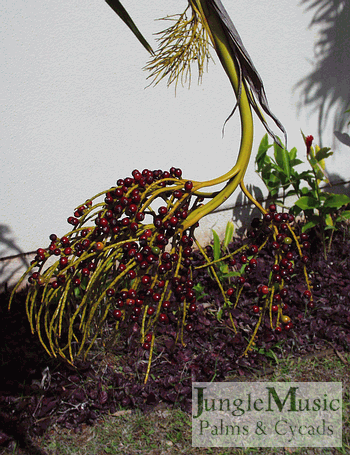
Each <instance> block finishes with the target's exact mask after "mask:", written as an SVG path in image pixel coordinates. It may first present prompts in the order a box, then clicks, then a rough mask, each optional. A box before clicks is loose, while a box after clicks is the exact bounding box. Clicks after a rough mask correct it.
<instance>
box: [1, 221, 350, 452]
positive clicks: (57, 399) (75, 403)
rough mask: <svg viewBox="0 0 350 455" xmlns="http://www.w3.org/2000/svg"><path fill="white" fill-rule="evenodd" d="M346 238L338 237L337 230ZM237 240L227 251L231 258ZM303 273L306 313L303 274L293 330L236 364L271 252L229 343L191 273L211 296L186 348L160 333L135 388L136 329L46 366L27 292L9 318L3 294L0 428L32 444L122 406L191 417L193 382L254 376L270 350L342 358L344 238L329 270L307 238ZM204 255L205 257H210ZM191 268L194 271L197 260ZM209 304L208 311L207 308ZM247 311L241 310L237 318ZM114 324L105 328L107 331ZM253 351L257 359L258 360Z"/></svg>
mask: <svg viewBox="0 0 350 455" xmlns="http://www.w3.org/2000/svg"><path fill="white" fill-rule="evenodd" d="M344 229H346V228H344ZM240 244H241V241H240V240H237V241H235V242H234V243H233V244H231V245H230V248H231V249H232V251H233V249H235V248H237V246H239V245H240ZM311 244H312V248H311V253H310V257H311V260H310V263H309V264H308V270H309V271H310V279H311V282H312V285H313V294H314V301H315V308H314V309H312V310H307V311H305V308H306V302H305V300H303V297H302V294H303V291H304V290H305V281H304V277H303V272H302V268H301V267H300V268H299V269H298V268H297V267H296V269H295V272H296V277H294V278H293V281H292V283H290V284H289V285H288V291H289V302H288V306H289V310H288V315H289V316H290V317H291V320H292V321H293V324H294V327H293V329H291V330H290V331H288V332H287V331H283V332H282V333H274V332H272V331H271V329H270V328H269V324H268V320H267V321H266V324H263V326H262V327H261V328H260V329H259V331H258V337H257V340H256V344H255V347H254V350H253V351H251V352H250V354H249V355H248V356H245V357H242V356H241V355H242V352H243V351H244V348H245V347H246V345H247V339H249V338H250V335H251V333H252V330H253V329H254V326H255V324H256V322H257V319H258V318H257V316H256V315H255V314H253V312H252V311H250V310H249V309H251V307H252V302H253V301H254V298H255V296H256V288H257V286H258V284H260V283H265V282H266V276H267V275H266V273H267V272H266V270H270V265H271V261H272V253H271V252H269V251H268V250H262V251H261V254H260V255H259V259H258V267H257V268H256V269H255V270H254V271H253V272H252V273H251V274H250V275H249V280H248V283H247V284H246V285H245V289H244V292H243V293H242V298H241V301H240V304H239V305H238V307H237V310H234V312H233V317H234V320H235V323H236V325H237V327H239V328H240V330H239V331H238V334H236V333H235V332H234V330H233V328H232V326H231V323H230V322H229V319H228V317H227V315H225V314H224V315H223V318H222V320H221V321H218V320H217V318H216V315H215V313H214V312H211V311H210V310H211V309H212V308H214V306H217V305H218V306H220V305H222V297H221V296H220V292H219V289H218V287H217V285H216V283H215V282H214V281H213V280H212V279H211V277H210V275H209V273H208V271H206V270H205V269H202V270H201V271H199V270H198V271H197V272H195V274H194V280H195V281H196V282H200V283H201V284H202V286H203V288H204V290H205V293H207V294H208V295H209V296H208V297H206V298H205V299H204V300H203V301H202V304H198V311H197V312H196V313H194V314H193V315H191V316H190V322H191V323H192V324H193V331H192V332H191V333H188V332H185V334H184V340H185V343H186V346H185V347H183V346H181V344H180V343H177V344H176V343H175V339H176V321H172V320H170V323H169V324H168V325H167V326H163V327H162V329H161V331H160V333H159V338H158V341H157V345H156V348H155V352H154V354H153V359H154V361H153V364H152V370H151V376H150V378H149V381H148V383H147V384H146V385H144V384H143V378H144V374H145V371H146V368H147V357H148V351H145V350H144V349H142V348H141V347H140V346H139V344H138V342H137V336H136V332H137V326H134V327H131V329H130V332H129V333H128V334H127V336H126V337H125V339H120V340H119V341H117V342H116V343H114V344H111V345H110V346H109V347H108V349H105V348H103V347H102V346H101V345H100V346H97V348H96V350H95V351H94V352H92V353H91V354H90V355H89V358H88V359H87V360H86V361H79V362H77V364H76V368H73V367H72V366H70V365H67V364H66V363H64V362H62V361H60V360H58V359H52V358H50V357H49V356H48V355H47V354H46V353H45V351H44V350H43V348H42V346H41V344H40V342H39V341H38V338H37V336H36V335H32V334H31V332H30V328H29V324H28V322H27V318H26V314H25V309H24V302H25V296H26V293H25V291H22V292H19V293H18V294H17V297H16V299H15V301H14V303H13V307H12V309H11V312H8V311H7V302H8V298H9V295H8V294H3V295H1V296H0V297H1V302H0V303H1V304H0V346H1V351H0V360H1V365H0V408H1V412H0V422H1V415H3V414H5V415H6V416H10V417H11V419H12V422H14V421H16V422H18V423H19V424H20V425H21V427H22V428H25V429H27V430H28V431H29V433H30V434H32V435H41V434H43V433H44V432H45V430H46V429H47V428H48V427H49V426H50V425H52V424H53V423H56V424H59V425H61V426H63V427H66V428H75V429H77V431H79V427H80V426H81V425H82V424H93V423H94V422H95V420H96V419H97V418H98V417H99V416H100V415H101V414H105V413H108V412H111V413H113V412H116V411H117V410H118V409H120V407H123V408H135V407H137V408H140V409H142V410H144V411H147V410H150V409H152V408H154V407H155V406H157V405H159V404H160V403H161V402H163V403H166V405H167V406H168V407H172V406H180V407H181V408H182V409H183V410H186V411H188V412H190V410H191V390H192V389H191V387H192V381H198V382H206V381H211V380H213V379H214V380H215V381H224V380H225V379H227V378H228V377H232V376H236V377H242V378H243V379H244V377H245V376H247V375H249V373H250V372H252V371H256V370H262V369H263V368H264V366H266V365H267V358H266V356H265V355H264V354H263V353H262V351H263V352H265V353H266V352H267V351H268V350H269V349H271V348H273V347H274V346H275V347H276V345H277V347H276V349H275V350H274V352H275V354H276V356H277V357H280V356H282V355H283V356H288V355H295V356H301V355H304V354H308V353H311V352H315V351H317V350H322V349H327V348H329V347H333V348H334V349H336V350H337V351H339V352H342V351H349V350H350V299H349V295H350V241H349V238H348V233H347V231H343V230H340V231H338V232H336V233H335V235H334V239H333V242H332V247H331V251H330V252H329V254H328V258H327V261H326V260H325V259H324V257H323V253H322V250H321V243H320V241H319V240H318V238H317V237H315V238H314V239H311ZM208 253H210V249H208ZM194 261H195V263H196V261H197V263H198V264H200V263H201V255H200V254H199V253H196V255H195V258H194ZM208 303H209V305H208ZM243 310H245V311H243ZM112 323H113V321H111V327H112ZM259 350H260V353H259V352H258V351H259ZM6 428H7V429H8V428H9V426H7V427H6V424H4V425H3V428H0V430H3V431H0V446H1V445H5V446H6V444H9V442H10V441H11V438H12V436H11V434H7V433H6Z"/></svg>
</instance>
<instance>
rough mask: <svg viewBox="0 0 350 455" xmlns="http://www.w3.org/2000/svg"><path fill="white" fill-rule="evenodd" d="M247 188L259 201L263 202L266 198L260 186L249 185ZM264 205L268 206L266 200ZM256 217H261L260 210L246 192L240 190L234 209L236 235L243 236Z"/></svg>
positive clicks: (233, 219) (233, 217) (233, 218)
mask: <svg viewBox="0 0 350 455" xmlns="http://www.w3.org/2000/svg"><path fill="white" fill-rule="evenodd" d="M247 190H248V191H249V192H250V194H252V195H253V197H254V198H255V199H256V200H257V201H258V202H260V203H262V201H264V200H266V197H264V195H263V193H262V191H261V189H260V188H259V187H258V186H253V185H247ZM263 206H264V207H265V206H266V202H265V203H264V204H263ZM255 217H257V218H261V212H260V210H259V209H257V208H256V207H255V206H254V205H252V204H251V203H250V201H249V200H248V198H247V197H246V196H245V195H244V193H243V192H242V191H240V193H239V195H238V197H237V199H236V203H235V206H234V207H233V211H232V221H233V222H234V224H235V226H236V235H238V236H242V235H244V234H246V232H247V229H249V228H250V223H251V222H252V219H253V218H255Z"/></svg>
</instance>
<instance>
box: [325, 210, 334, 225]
mask: <svg viewBox="0 0 350 455" xmlns="http://www.w3.org/2000/svg"><path fill="white" fill-rule="evenodd" d="M324 220H325V223H326V225H327V226H328V227H329V226H332V227H333V219H332V217H331V215H330V214H329V213H327V215H326V216H325V219H324Z"/></svg>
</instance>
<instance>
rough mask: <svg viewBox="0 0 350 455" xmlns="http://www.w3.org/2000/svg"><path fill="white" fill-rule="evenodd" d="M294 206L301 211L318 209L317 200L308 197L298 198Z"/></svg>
mask: <svg viewBox="0 0 350 455" xmlns="http://www.w3.org/2000/svg"><path fill="white" fill-rule="evenodd" d="M295 205H297V206H298V207H300V208H301V209H302V210H309V209H315V208H316V209H317V208H318V207H319V202H318V200H317V199H315V198H313V197H310V196H302V197H301V198H299V199H298V200H297V201H296V203H295Z"/></svg>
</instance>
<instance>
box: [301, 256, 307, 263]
mask: <svg viewBox="0 0 350 455" xmlns="http://www.w3.org/2000/svg"><path fill="white" fill-rule="evenodd" d="M301 262H303V263H304V264H307V263H308V262H309V257H308V256H303V257H302V258H301Z"/></svg>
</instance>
